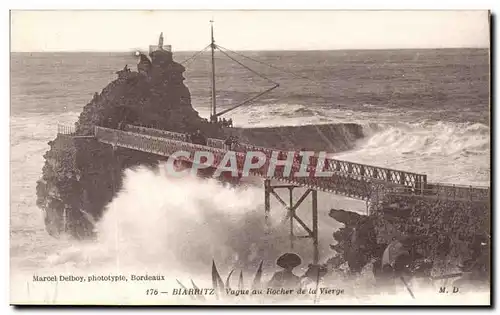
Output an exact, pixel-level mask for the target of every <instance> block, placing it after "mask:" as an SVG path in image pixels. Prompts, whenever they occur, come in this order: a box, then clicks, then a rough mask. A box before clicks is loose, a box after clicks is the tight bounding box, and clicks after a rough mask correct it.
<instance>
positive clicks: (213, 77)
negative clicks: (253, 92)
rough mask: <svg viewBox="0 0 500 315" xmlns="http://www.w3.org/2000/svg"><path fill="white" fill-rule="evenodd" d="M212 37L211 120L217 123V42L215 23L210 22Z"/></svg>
mask: <svg viewBox="0 0 500 315" xmlns="http://www.w3.org/2000/svg"><path fill="white" fill-rule="evenodd" d="M210 35H211V44H210V48H211V50H212V106H211V109H212V112H211V113H210V120H211V121H212V120H214V121H217V116H216V115H217V110H216V102H215V58H214V51H215V40H214V21H213V20H210Z"/></svg>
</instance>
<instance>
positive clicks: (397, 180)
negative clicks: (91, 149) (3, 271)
mask: <svg viewBox="0 0 500 315" xmlns="http://www.w3.org/2000/svg"><path fill="white" fill-rule="evenodd" d="M125 129H126V130H127V131H123V130H116V129H109V128H103V127H98V126H96V127H95V137H96V138H97V139H98V140H99V141H101V142H106V143H109V144H112V145H119V146H122V147H126V148H130V149H134V150H140V151H145V152H150V153H153V154H159V155H163V156H170V155H172V154H174V153H176V152H178V151H187V152H191V153H192V152H194V151H195V150H202V151H209V152H212V153H215V156H216V161H215V162H218V161H220V160H221V159H222V157H223V156H224V155H225V153H226V152H228V151H227V150H226V149H225V146H224V141H223V140H221V139H213V138H209V139H207V146H203V145H197V144H192V143H190V142H189V137H188V136H187V135H186V134H183V133H177V132H171V131H166V130H159V129H153V128H147V127H141V126H134V125H127V126H126V127H125ZM58 132H61V133H66V134H74V128H71V127H68V128H64V127H58ZM232 151H235V154H236V156H237V159H238V169H239V170H241V169H242V167H243V163H244V161H245V158H246V153H247V152H249V151H259V152H262V153H264V155H265V156H266V161H268V162H266V164H265V165H264V166H263V167H262V168H261V169H259V170H254V171H252V172H253V173H256V174H257V175H260V176H263V177H266V176H267V170H268V167H269V161H270V159H271V157H272V155H273V153H274V152H277V153H278V157H279V159H280V160H285V159H286V157H287V154H289V152H290V151H281V150H273V149H269V148H265V147H259V146H255V145H251V144H246V143H237V144H236V145H234V146H233V148H232ZM292 153H294V154H296V156H295V157H294V162H293V166H292V174H293V173H294V172H295V171H298V169H299V167H300V157H299V158H297V156H298V152H292ZM275 154H276V153H275ZM181 159H182V158H181ZM317 163H318V158H317V157H311V158H310V164H309V166H308V171H310V172H311V171H315V167H316V166H319V167H323V171H326V172H331V174H332V176H330V177H314V176H312V177H311V176H310V177H296V178H294V177H293V175H291V176H282V175H280V174H279V172H278V174H277V175H276V176H274V178H276V179H278V180H283V181H288V182H293V183H296V184H299V185H303V186H308V187H314V188H318V189H320V190H323V191H335V192H339V193H342V194H344V195H349V196H355V197H358V198H365V196H368V195H370V194H371V193H372V191H370V190H373V188H370V187H371V186H373V185H374V184H377V183H383V184H384V186H385V188H384V189H386V192H387V193H391V194H398V195H422V196H425V197H430V198H438V199H447V200H449V199H451V200H469V201H484V200H485V199H489V198H490V188H489V187H481V186H464V185H450V184H440V183H428V182H427V176H426V175H424V174H417V173H412V172H404V171H400V170H395V169H389V168H383V167H376V166H372V165H366V164H360V163H352V162H347V161H341V160H336V159H331V158H327V159H325V161H324V163H318V164H317ZM313 168H314V169H313ZM278 169H280V170H281V171H283V168H279V167H278ZM367 198H369V197H367Z"/></svg>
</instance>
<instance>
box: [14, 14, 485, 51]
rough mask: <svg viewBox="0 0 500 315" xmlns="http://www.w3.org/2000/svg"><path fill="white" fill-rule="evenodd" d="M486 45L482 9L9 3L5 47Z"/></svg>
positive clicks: (350, 47)
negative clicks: (86, 7)
mask: <svg viewBox="0 0 500 315" xmlns="http://www.w3.org/2000/svg"><path fill="white" fill-rule="evenodd" d="M212 18H213V19H214V20H215V24H214V26H215V38H216V42H217V43H218V44H220V45H221V46H223V47H226V48H229V49H233V50H303V49H306V50H328V49H384V48H446V47H489V26H488V12H487V11H13V12H12V13H11V26H12V27H11V50H12V51H132V50H135V49H142V50H144V49H147V47H148V45H150V44H156V43H157V41H158V35H159V33H160V32H163V33H164V36H165V44H171V45H172V46H173V49H174V50H177V51H182V50H190V51H196V50H201V49H203V48H204V47H205V46H206V45H207V44H208V43H209V42H210V23H209V20H210V19H212Z"/></svg>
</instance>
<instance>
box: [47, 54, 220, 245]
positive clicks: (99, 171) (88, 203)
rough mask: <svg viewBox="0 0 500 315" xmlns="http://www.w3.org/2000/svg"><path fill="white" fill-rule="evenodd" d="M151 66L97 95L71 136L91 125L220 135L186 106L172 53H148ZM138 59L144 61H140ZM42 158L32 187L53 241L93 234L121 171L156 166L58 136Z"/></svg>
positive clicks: (121, 74) (137, 155)
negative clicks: (96, 222)
mask: <svg viewBox="0 0 500 315" xmlns="http://www.w3.org/2000/svg"><path fill="white" fill-rule="evenodd" d="M150 56H151V66H150V67H149V68H148V69H146V71H145V70H144V69H143V68H144V67H143V64H144V63H145V60H141V63H140V64H139V65H138V68H141V67H142V68H141V69H140V72H136V71H131V70H130V69H128V68H127V67H125V68H124V69H123V70H121V71H118V72H117V74H118V79H116V80H114V81H113V82H111V83H110V84H108V86H106V87H105V88H104V89H103V90H102V92H101V93H99V94H98V93H96V94H95V95H94V97H93V99H92V100H91V101H90V103H88V104H87V105H86V106H85V107H84V108H83V111H82V113H81V114H80V117H79V119H78V121H77V122H76V124H75V131H76V134H78V135H79V136H82V135H92V134H93V127H94V126H95V125H99V126H103V127H108V128H119V126H120V125H121V124H124V123H126V124H135V125H142V126H150V127H157V128H160V129H166V130H175V131H178V132H192V131H194V130H196V129H200V130H202V132H204V133H205V134H206V135H207V136H210V137H217V136H219V137H220V136H221V134H222V130H220V129H219V128H220V127H218V126H217V125H214V124H208V123H207V122H206V121H204V120H203V119H202V118H201V117H200V116H199V115H198V113H197V112H196V111H195V110H194V109H193V107H192V106H191V95H190V92H189V90H188V88H187V87H186V86H185V85H184V83H183V81H184V77H183V72H184V71H185V68H184V67H183V66H182V65H181V64H179V63H177V62H175V61H173V57H172V53H171V52H169V51H165V50H158V51H154V52H152V53H151V55H150ZM143 58H147V57H146V56H143ZM49 145H50V150H49V151H48V152H47V153H46V154H45V155H44V158H45V165H44V166H43V170H42V171H43V172H42V173H43V174H42V178H41V179H40V180H39V181H38V183H37V205H38V207H40V208H41V209H42V210H43V211H44V214H45V226H46V229H47V231H48V233H49V234H50V235H52V236H59V235H60V234H61V233H64V232H66V233H68V234H70V235H72V236H74V237H76V238H79V239H81V238H87V237H89V236H92V235H93V234H94V232H93V222H95V221H97V220H99V219H100V217H101V216H102V214H103V210H104V207H105V205H106V204H107V203H109V202H110V201H111V200H112V198H113V195H114V193H115V192H116V191H118V190H119V188H120V185H121V182H120V180H121V178H120V176H119V175H120V174H121V172H122V170H123V169H125V168H127V167H130V166H133V165H138V164H146V165H155V164H156V163H158V157H156V158H152V157H151V156H150V155H149V154H145V153H142V152H138V151H132V150H128V149H123V148H117V149H116V150H113V149H112V148H111V146H109V145H106V144H102V143H99V142H97V141H96V140H95V139H93V138H91V137H89V138H82V137H73V136H71V135H62V134H59V135H58V136H57V137H56V138H55V139H54V141H50V142H49Z"/></svg>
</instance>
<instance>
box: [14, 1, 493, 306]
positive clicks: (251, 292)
mask: <svg viewBox="0 0 500 315" xmlns="http://www.w3.org/2000/svg"><path fill="white" fill-rule="evenodd" d="M10 19H11V46H10V49H11V50H10V51H11V53H10V78H11V81H10V90H11V104H10V113H11V115H10V142H11V143H10V150H11V155H10V168H11V171H10V174H11V182H10V185H11V187H10V194H11V195H10V198H11V208H10V283H11V285H10V303H11V304H13V305H245V304H247V305H253V304H259V305H311V306H314V305H352V306H357V305H363V306H365V305H490V304H491V299H490V286H491V279H490V274H491V273H490V261H491V255H490V250H491V221H490V218H491V192H490V186H491V185H490V184H491V175H490V174H491V165H490V156H491V149H490V147H491V142H490V141H491V137H490V80H491V77H490V12H489V11H486V10H482V11H335V10H331V11H327V10H325V11H243V10H242V11H189V10H186V11H160V10H159V11H155V10H150V11H119V10H118V11H116V10H115V11H50V10H49V11H11V12H10Z"/></svg>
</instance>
